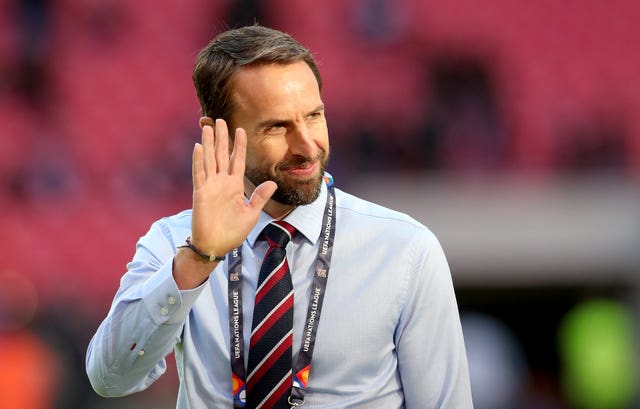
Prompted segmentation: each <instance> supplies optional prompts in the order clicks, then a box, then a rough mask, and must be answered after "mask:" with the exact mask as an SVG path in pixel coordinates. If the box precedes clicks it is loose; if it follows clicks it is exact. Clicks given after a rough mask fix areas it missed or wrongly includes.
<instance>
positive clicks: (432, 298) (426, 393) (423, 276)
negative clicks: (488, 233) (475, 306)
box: [396, 230, 473, 409]
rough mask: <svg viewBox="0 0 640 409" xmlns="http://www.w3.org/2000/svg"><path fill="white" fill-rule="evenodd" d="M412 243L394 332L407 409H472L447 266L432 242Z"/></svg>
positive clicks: (433, 239)
mask: <svg viewBox="0 0 640 409" xmlns="http://www.w3.org/2000/svg"><path fill="white" fill-rule="evenodd" d="M422 238H423V240H420V239H416V240H413V241H412V245H413V246H414V249H413V255H412V257H411V258H410V264H411V265H410V266H409V271H410V272H411V273H410V274H408V276H407V283H406V297H405V302H404V303H403V308H402V311H401V315H400V322H399V326H398V329H397V332H396V345H397V353H398V367H399V371H400V378H401V381H402V389H403V391H404V395H405V405H406V408H407V409H424V408H432V409H436V408H438V409H445V408H446V409H469V408H473V403H472V400H471V386H470V381H469V370H468V364H467V356H466V351H465V346H464V339H463V336H462V328H461V325H460V315H459V312H458V306H457V302H456V297H455V293H454V291H453V283H452V279H451V274H450V270H449V266H448V263H447V260H446V257H445V255H444V252H443V250H442V247H441V246H440V243H439V242H438V240H437V239H436V237H435V236H434V235H433V234H432V233H431V232H429V231H428V230H427V231H426V234H425V235H423V236H422Z"/></svg>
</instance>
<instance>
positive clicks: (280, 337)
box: [247, 220, 296, 409]
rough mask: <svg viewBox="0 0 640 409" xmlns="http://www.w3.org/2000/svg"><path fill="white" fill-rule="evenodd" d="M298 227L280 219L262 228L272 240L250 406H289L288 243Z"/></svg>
mask: <svg viewBox="0 0 640 409" xmlns="http://www.w3.org/2000/svg"><path fill="white" fill-rule="evenodd" d="M295 231H296V230H295V228H294V227H293V226H291V225H290V224H289V223H287V222H283V221H281V220H279V221H275V222H272V223H271V224H269V225H267V227H265V228H264V230H263V231H262V235H263V237H264V238H265V239H266V240H267V242H268V243H269V249H268V250H267V253H266V254H265V256H264V261H263V262H262V267H261V268H260V276H259V278H258V289H257V291H256V299H255V309H254V312H253V324H252V326H251V328H252V329H251V343H250V347H249V364H248V367H247V369H248V373H249V375H248V376H247V408H249V409H271V408H287V409H288V408H290V406H291V405H288V404H287V401H288V398H289V395H290V391H291V384H292V377H291V371H292V369H291V368H292V365H291V349H292V348H291V342H292V331H293V329H292V327H293V283H292V281H291V274H290V272H289V264H288V263H287V258H286V251H285V247H286V245H287V243H288V242H289V241H290V240H291V237H292V236H293V235H294V234H295Z"/></svg>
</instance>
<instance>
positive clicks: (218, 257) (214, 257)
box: [178, 237, 224, 261]
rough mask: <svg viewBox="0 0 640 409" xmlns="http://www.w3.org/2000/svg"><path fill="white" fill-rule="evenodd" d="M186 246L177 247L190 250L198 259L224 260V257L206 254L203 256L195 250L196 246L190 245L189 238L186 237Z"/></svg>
mask: <svg viewBox="0 0 640 409" xmlns="http://www.w3.org/2000/svg"><path fill="white" fill-rule="evenodd" d="M186 241H187V244H185V245H183V246H178V248H179V249H182V248H188V249H191V251H193V252H194V253H196V254H197V255H199V256H200V257H202V258H203V259H205V260H207V261H222V260H224V257H220V256H210V255H208V254H204V253H203V252H201V251H200V250H198V249H197V248H196V246H194V245H193V244H191V237H187V240H186Z"/></svg>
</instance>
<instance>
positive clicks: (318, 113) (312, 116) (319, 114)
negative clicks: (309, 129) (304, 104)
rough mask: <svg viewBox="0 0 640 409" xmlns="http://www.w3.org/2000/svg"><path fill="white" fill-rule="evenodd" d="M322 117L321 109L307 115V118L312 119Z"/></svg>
mask: <svg viewBox="0 0 640 409" xmlns="http://www.w3.org/2000/svg"><path fill="white" fill-rule="evenodd" d="M322 117H323V113H322V111H316V112H312V113H310V114H309V115H307V120H310V121H313V120H316V119H322Z"/></svg>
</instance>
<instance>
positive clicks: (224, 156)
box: [215, 119, 229, 173]
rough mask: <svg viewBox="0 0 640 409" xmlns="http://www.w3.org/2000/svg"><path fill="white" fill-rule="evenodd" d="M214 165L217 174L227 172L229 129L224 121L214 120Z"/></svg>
mask: <svg viewBox="0 0 640 409" xmlns="http://www.w3.org/2000/svg"><path fill="white" fill-rule="evenodd" d="M215 139H216V140H215V149H216V165H217V170H218V172H225V173H227V172H228V171H229V129H228V128H227V123H226V122H225V121H224V119H216V133H215Z"/></svg>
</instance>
